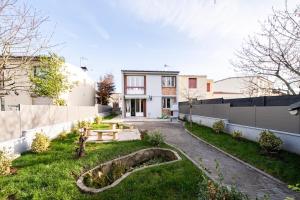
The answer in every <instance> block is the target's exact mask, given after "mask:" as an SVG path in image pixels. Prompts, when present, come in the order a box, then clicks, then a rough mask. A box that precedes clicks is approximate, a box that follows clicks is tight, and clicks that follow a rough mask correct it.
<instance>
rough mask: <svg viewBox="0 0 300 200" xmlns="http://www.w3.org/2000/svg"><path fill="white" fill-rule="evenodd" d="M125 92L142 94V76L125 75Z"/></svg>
mask: <svg viewBox="0 0 300 200" xmlns="http://www.w3.org/2000/svg"><path fill="white" fill-rule="evenodd" d="M126 87H127V88H126V94H144V93H145V77H144V76H126Z"/></svg>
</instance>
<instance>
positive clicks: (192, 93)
mask: <svg viewBox="0 0 300 200" xmlns="http://www.w3.org/2000/svg"><path fill="white" fill-rule="evenodd" d="M178 91H179V92H178V101H179V102H182V101H188V99H189V98H193V99H198V100H199V99H207V98H211V97H212V95H213V80H212V79H208V78H207V76H206V75H179V76H178Z"/></svg>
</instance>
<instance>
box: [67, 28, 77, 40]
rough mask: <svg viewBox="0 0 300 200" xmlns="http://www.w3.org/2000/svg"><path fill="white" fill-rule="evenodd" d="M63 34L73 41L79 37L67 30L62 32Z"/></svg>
mask: <svg viewBox="0 0 300 200" xmlns="http://www.w3.org/2000/svg"><path fill="white" fill-rule="evenodd" d="M64 34H65V35H67V36H68V37H69V38H71V39H73V40H77V39H79V36H78V35H77V34H76V33H74V32H71V31H69V30H64Z"/></svg>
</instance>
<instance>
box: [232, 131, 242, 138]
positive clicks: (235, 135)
mask: <svg viewBox="0 0 300 200" xmlns="http://www.w3.org/2000/svg"><path fill="white" fill-rule="evenodd" d="M242 136H243V134H242V132H241V131H233V133H232V137H233V138H234V139H236V140H241V139H242Z"/></svg>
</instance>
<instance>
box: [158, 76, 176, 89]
mask: <svg viewBox="0 0 300 200" xmlns="http://www.w3.org/2000/svg"><path fill="white" fill-rule="evenodd" d="M161 82H162V87H176V76H163V77H162V78H161Z"/></svg>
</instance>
